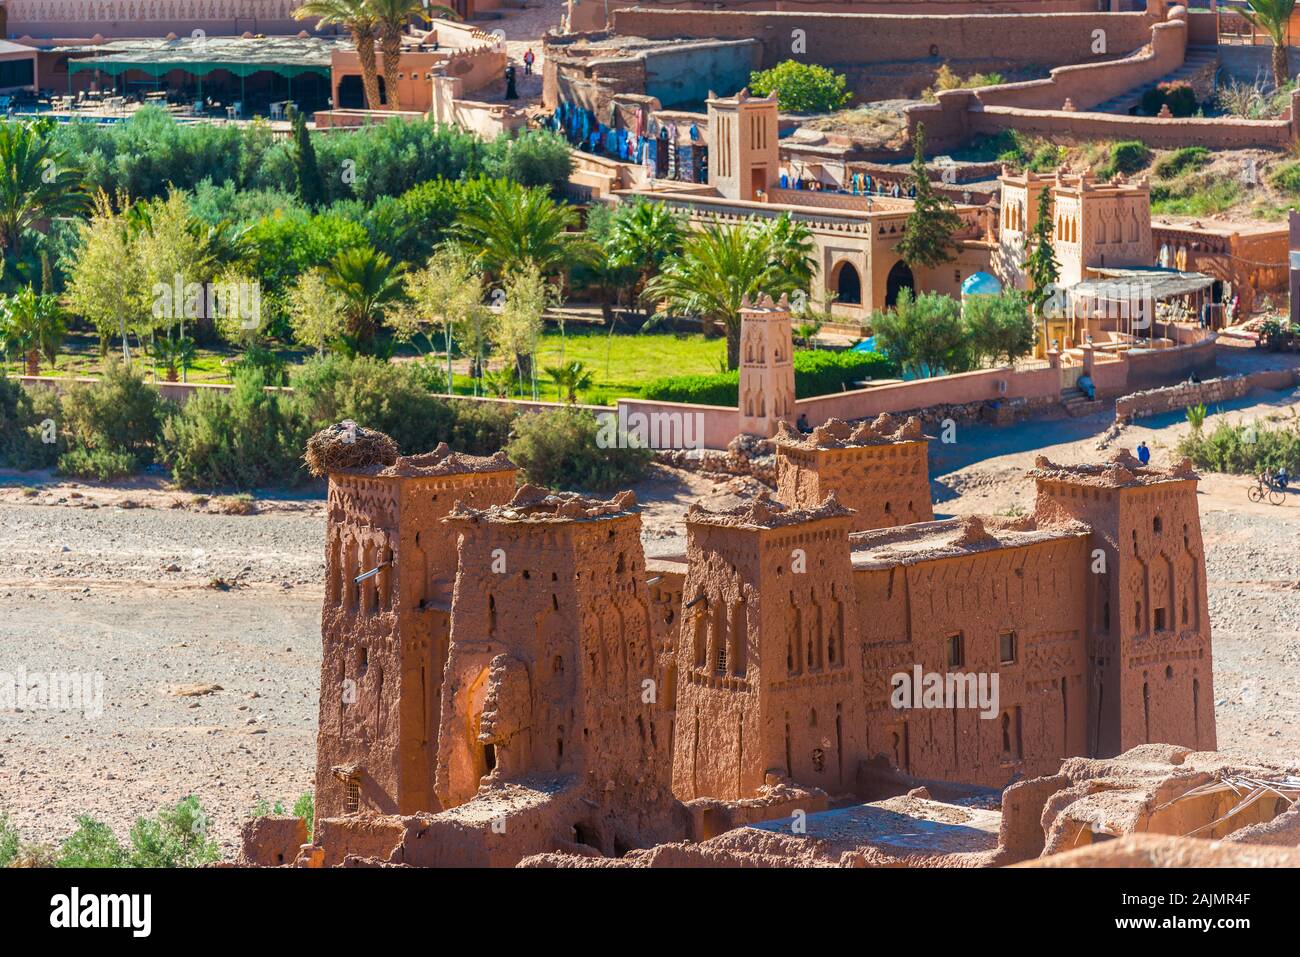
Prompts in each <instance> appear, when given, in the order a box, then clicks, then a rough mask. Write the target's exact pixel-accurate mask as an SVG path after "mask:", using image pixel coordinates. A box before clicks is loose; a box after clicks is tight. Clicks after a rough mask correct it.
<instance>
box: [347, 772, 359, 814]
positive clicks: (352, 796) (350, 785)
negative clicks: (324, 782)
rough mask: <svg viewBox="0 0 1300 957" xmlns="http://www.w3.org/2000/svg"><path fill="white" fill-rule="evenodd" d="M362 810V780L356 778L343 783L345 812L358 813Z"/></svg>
mask: <svg viewBox="0 0 1300 957" xmlns="http://www.w3.org/2000/svg"><path fill="white" fill-rule="evenodd" d="M359 810H361V782H360V781H357V780H356V779H352V780H350V781H347V782H346V783H345V784H344V785H343V813H344V814H356V813H357V812H358V811H359Z"/></svg>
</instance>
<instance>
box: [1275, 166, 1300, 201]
mask: <svg viewBox="0 0 1300 957" xmlns="http://www.w3.org/2000/svg"><path fill="white" fill-rule="evenodd" d="M1268 181H1269V182H1270V183H1272V184H1273V186H1274V187H1275V188H1277V189H1279V190H1281V191H1282V192H1284V193H1290V194H1291V195H1292V196H1300V163H1296V162H1291V163H1281V164H1279V165H1278V166H1275V167H1273V169H1272V170H1271V171H1270V172H1269V174H1268Z"/></svg>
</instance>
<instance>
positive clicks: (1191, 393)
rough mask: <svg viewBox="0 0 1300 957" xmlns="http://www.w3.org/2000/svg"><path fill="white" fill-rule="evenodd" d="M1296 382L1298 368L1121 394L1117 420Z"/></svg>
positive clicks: (1213, 403)
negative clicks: (1296, 369)
mask: <svg viewBox="0 0 1300 957" xmlns="http://www.w3.org/2000/svg"><path fill="white" fill-rule="evenodd" d="M1295 385H1296V372H1295V370H1294V369H1275V370H1268V371H1265V372H1252V373H1251V374H1249V375H1235V376H1224V377H1223V378H1220V379H1207V380H1205V381H1204V382H1181V383H1179V384H1178V385H1171V386H1166V387H1165V388H1162V389H1148V390H1146V391H1144V392H1134V393H1133V394H1132V395H1126V396H1121V397H1120V398H1118V399H1116V400H1115V421H1116V422H1132V421H1133V420H1134V419H1140V418H1142V417H1144V416H1148V415H1159V414H1160V413H1162V412H1173V411H1176V410H1178V409H1187V408H1191V407H1192V406H1195V405H1205V406H1213V405H1215V404H1217V403H1220V402H1227V401H1229V400H1231V399H1239V398H1241V397H1242V396H1243V395H1245V394H1246V393H1247V392H1250V391H1251V390H1252V389H1290V388H1294V387H1295Z"/></svg>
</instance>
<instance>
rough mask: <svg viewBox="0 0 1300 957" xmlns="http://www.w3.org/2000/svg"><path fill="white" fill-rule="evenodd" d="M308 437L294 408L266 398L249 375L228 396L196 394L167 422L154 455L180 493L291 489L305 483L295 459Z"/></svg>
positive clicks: (273, 396)
mask: <svg viewBox="0 0 1300 957" xmlns="http://www.w3.org/2000/svg"><path fill="white" fill-rule="evenodd" d="M308 434H309V432H308V429H307V425H306V422H305V420H304V417H303V416H302V414H301V412H300V411H299V407H298V405H297V404H296V403H295V402H294V401H293V400H291V399H288V398H285V397H283V396H282V395H281V394H279V393H276V392H268V391H267V390H266V388H265V379H264V378H263V376H262V373H261V372H259V371H257V370H255V369H250V370H246V371H243V372H240V373H238V374H237V375H236V377H235V387H234V388H233V389H232V390H231V391H229V392H223V391H217V390H212V391H207V390H204V391H201V392H199V393H198V394H196V395H195V396H194V397H193V398H191V399H190V400H189V401H188V402H187V403H186V404H185V405H184V406H182V407H181V408H180V410H179V411H177V412H176V413H175V414H173V415H172V416H171V417H169V418H168V419H167V421H166V422H165V423H164V425H163V431H162V442H161V450H160V451H161V458H162V459H163V461H164V462H166V463H167V465H168V466H169V467H170V468H171V470H172V477H173V478H174V479H175V480H176V483H177V484H178V485H180V486H181V487H182V488H188V489H193V488H225V487H233V488H242V489H249V488H257V487H259V486H265V485H295V484H297V483H298V482H300V481H303V480H305V479H306V477H307V474H306V471H305V470H304V469H303V467H302V461H301V458H300V456H301V449H302V448H303V445H304V444H305V443H306V441H307V437H308Z"/></svg>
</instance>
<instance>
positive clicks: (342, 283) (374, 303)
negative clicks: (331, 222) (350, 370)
mask: <svg viewBox="0 0 1300 957" xmlns="http://www.w3.org/2000/svg"><path fill="white" fill-rule="evenodd" d="M404 270H405V267H404V266H403V265H401V264H400V263H395V262H393V260H392V259H391V258H389V256H388V255H387V254H385V253H381V252H378V251H377V250H375V249H372V248H371V247H369V246H354V247H352V248H349V249H344V250H342V251H341V252H339V253H338V254H337V255H336V256H335V257H334V258H333V259H332V260H331V261H330V262H329V264H328V265H327V266H326V267H325V284H326V285H327V286H328V287H329V288H331V289H333V290H334V291H335V292H337V293H338V294H339V295H340V296H342V297H343V301H344V307H343V313H344V316H345V317H346V320H347V329H348V331H347V337H348V338H349V339H350V344H351V345H352V346H353V347H354V348H355V349H356V351H358V352H363V353H368V352H370V351H371V350H372V349H373V346H374V340H375V331H376V330H377V329H378V328H379V324H380V322H382V321H383V318H384V313H385V312H386V311H387V310H388V307H389V306H391V305H393V304H394V303H396V302H397V301H398V300H400V299H401V298H402V274H403V272H404Z"/></svg>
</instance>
